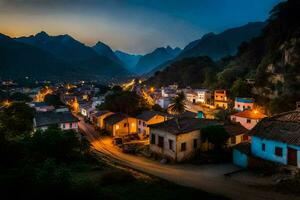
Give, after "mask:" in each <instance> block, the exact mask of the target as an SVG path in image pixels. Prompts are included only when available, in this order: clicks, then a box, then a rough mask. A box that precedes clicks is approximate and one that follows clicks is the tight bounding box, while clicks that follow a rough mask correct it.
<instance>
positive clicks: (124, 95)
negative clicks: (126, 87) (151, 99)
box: [100, 91, 149, 115]
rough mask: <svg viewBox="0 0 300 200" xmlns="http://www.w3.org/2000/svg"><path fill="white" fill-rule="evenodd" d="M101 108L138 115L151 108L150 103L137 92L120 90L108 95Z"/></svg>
mask: <svg viewBox="0 0 300 200" xmlns="http://www.w3.org/2000/svg"><path fill="white" fill-rule="evenodd" d="M100 109H106V110H110V111H112V112H122V113H126V114H128V115H137V114H139V113H140V112H141V111H143V110H147V109H149V105H148V104H147V103H146V102H145V100H144V99H143V98H142V97H140V96H139V95H137V94H136V93H135V92H131V91H120V92H114V93H113V94H111V95H108V96H106V98H105V102H104V103H103V104H101V106H100Z"/></svg>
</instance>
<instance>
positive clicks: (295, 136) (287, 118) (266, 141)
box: [233, 110, 300, 168]
mask: <svg viewBox="0 0 300 200" xmlns="http://www.w3.org/2000/svg"><path fill="white" fill-rule="evenodd" d="M249 135H250V136H251V149H250V150H251V151H250V152H251V155H252V156H255V157H259V158H262V159H265V160H269V161H273V162H277V163H281V164H284V165H292V166H296V167H298V168H300V111H299V110H295V111H291V112H286V113H282V114H279V115H276V116H273V117H270V118H265V119H263V120H262V121H260V122H259V123H258V124H257V125H256V126H255V127H254V128H253V129H252V130H251V131H250V132H249ZM235 151H239V149H235ZM235 151H234V152H233V157H234V158H233V160H234V162H235V164H237V165H240V166H243V167H245V166H247V165H246V164H247V163H246V162H245V154H243V152H242V151H239V152H235ZM239 163H241V164H239ZM245 163H246V164H245Z"/></svg>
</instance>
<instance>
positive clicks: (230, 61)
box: [148, 0, 300, 114]
mask: <svg viewBox="0 0 300 200" xmlns="http://www.w3.org/2000/svg"><path fill="white" fill-rule="evenodd" d="M299 11H300V1H296V0H288V1H286V2H282V3H279V4H278V5H277V6H275V7H274V8H273V10H272V11H271V13H270V17H269V20H268V21H267V25H266V26H265V28H264V29H263V31H262V33H261V35H259V36H258V37H256V38H254V39H252V40H251V41H249V42H244V43H242V44H241V45H240V46H239V48H238V52H237V54H236V55H235V56H234V57H229V58H227V59H225V60H224V59H223V60H222V62H219V63H218V66H220V67H219V68H218V69H220V70H221V71H219V70H215V71H213V72H212V73H213V76H212V77H215V80H214V81H212V82H211V81H206V80H207V78H204V80H205V82H206V83H208V84H204V83H205V82H203V81H204V80H203V77H205V74H207V72H206V71H201V72H199V74H198V75H197V76H198V77H199V78H198V79H195V78H193V77H194V74H193V73H192V72H191V70H193V69H197V67H196V66H197V65H200V64H195V59H201V57H199V58H186V59H184V60H182V61H177V62H175V63H172V64H171V65H170V66H169V67H167V68H166V69H165V70H163V71H162V72H157V73H156V74H155V75H154V76H153V77H151V78H150V79H149V80H148V83H149V84H153V85H159V86H161V85H165V84H169V83H172V82H178V83H179V84H182V83H183V80H188V82H187V83H183V84H182V85H183V86H186V85H191V86H197V87H198V86H206V87H207V88H211V89H214V88H224V89H228V90H229V91H230V94H231V96H233V97H234V96H244V97H255V99H256V101H257V103H258V104H260V105H261V106H263V107H264V108H266V109H267V110H268V111H269V112H270V113H272V114H274V113H278V112H283V111H288V110H291V109H295V105H296V101H300V67H299V66H300V21H299V20H298V19H300V12H299ZM176 66H177V67H176ZM191 67H192V68H191ZM195 73H197V71H196V70H195ZM180 74H182V75H183V77H184V78H181V77H180ZM182 79H183V80H182ZM246 80H253V81H254V83H253V82H252V83H251V82H250V83H249V82H247V81H246Z"/></svg>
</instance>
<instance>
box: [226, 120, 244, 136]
mask: <svg viewBox="0 0 300 200" xmlns="http://www.w3.org/2000/svg"><path fill="white" fill-rule="evenodd" d="M224 128H225V130H226V132H227V133H228V134H229V135H230V136H236V135H240V134H247V133H248V129H246V128H245V127H243V126H242V125H241V124H240V123H230V124H224Z"/></svg>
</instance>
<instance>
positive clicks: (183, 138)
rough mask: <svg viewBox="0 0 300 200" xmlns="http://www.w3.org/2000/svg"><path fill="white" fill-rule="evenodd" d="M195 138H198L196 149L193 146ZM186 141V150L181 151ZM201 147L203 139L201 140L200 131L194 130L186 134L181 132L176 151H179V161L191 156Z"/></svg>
mask: <svg viewBox="0 0 300 200" xmlns="http://www.w3.org/2000/svg"><path fill="white" fill-rule="evenodd" d="M194 139H197V148H196V149H195V148H194V146H193V143H194ZM182 143H186V150H185V151H181V144H182ZM200 148H201V141H200V131H199V130H196V131H192V132H190V133H186V134H180V135H178V136H177V143H176V152H177V161H178V162H180V161H183V160H186V159H188V158H190V157H191V156H193V154H194V153H195V152H196V151H197V150H198V149H200Z"/></svg>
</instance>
